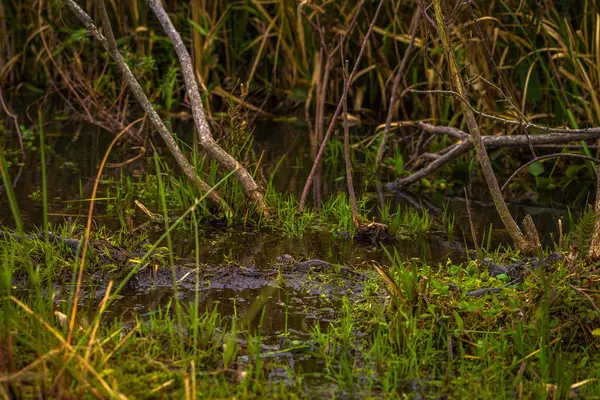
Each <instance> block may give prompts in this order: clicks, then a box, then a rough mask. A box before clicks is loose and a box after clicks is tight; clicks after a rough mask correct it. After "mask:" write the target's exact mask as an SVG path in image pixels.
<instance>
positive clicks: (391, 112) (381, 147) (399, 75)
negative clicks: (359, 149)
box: [375, 7, 421, 169]
mask: <svg viewBox="0 0 600 400" xmlns="http://www.w3.org/2000/svg"><path fill="white" fill-rule="evenodd" d="M420 21H421V8H420V7H417V9H416V10H415V14H414V16H413V20H412V30H411V33H410V43H409V44H408V48H407V49H406V51H405V52H404V56H403V57H402V61H401V62H400V67H399V68H398V72H396V76H395V78H394V83H393V84H392V92H391V95H390V104H389V105H388V113H387V118H386V120H385V129H384V130H383V136H382V137H381V143H380V144H379V149H378V150H377V157H376V158H375V168H376V169H378V168H379V165H380V164H381V160H382V159H383V154H384V153H385V146H386V144H387V140H388V135H389V131H390V124H391V123H392V118H393V117H394V105H395V104H396V98H397V96H398V88H399V87H400V80H401V79H402V76H403V75H404V70H405V69H406V66H407V65H408V56H409V55H410V53H411V52H412V49H413V47H414V45H415V37H416V36H417V28H418V27H419V22H420Z"/></svg>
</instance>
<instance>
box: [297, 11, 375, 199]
mask: <svg viewBox="0 0 600 400" xmlns="http://www.w3.org/2000/svg"><path fill="white" fill-rule="evenodd" d="M384 1H385V0H380V2H379V5H378V6H377V10H376V11H375V15H374V16H373V20H372V21H371V24H370V25H369V29H368V30H367V33H366V34H365V37H364V39H363V43H362V46H361V48H360V52H359V53H358V57H357V58H356V61H355V63H354V67H353V68H352V72H351V73H350V76H349V77H348V84H347V85H345V86H344V91H343V93H342V98H341V99H340V101H339V102H338V106H337V109H336V110H335V113H334V114H333V117H332V119H331V123H330V124H329V128H328V129H327V134H326V135H325V137H324V138H323V142H322V143H321V147H320V148H319V152H318V153H317V156H316V157H315V161H314V162H313V166H312V169H311V171H310V174H309V175H308V178H307V179H306V184H305V185H304V189H303V190H302V196H301V197H300V205H299V208H300V210H302V209H304V206H305V204H306V198H307V197H308V191H309V189H310V186H311V185H312V182H313V180H314V178H315V173H316V171H317V169H318V167H319V165H320V163H321V158H322V157H323V153H324V152H325V148H326V147H327V141H328V140H329V137H330V136H331V134H332V133H333V129H334V128H335V124H336V122H337V118H338V116H339V115H340V112H341V111H342V103H343V98H344V97H345V96H348V90H349V88H350V85H351V83H352V80H353V79H354V75H356V72H357V71H358V68H359V64H360V61H361V59H362V57H363V54H364V52H365V49H366V47H367V43H368V41H369V36H370V35H371V32H372V31H373V27H374V26H375V22H376V21H377V17H378V16H379V14H380V12H381V10H382V8H383V7H382V6H383V3H384Z"/></svg>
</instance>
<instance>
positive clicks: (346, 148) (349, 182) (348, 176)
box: [341, 52, 359, 229]
mask: <svg viewBox="0 0 600 400" xmlns="http://www.w3.org/2000/svg"><path fill="white" fill-rule="evenodd" d="M341 56H342V66H343V67H342V75H343V77H344V85H347V84H348V61H346V62H345V63H344V61H343V57H344V54H343V52H342V53H341ZM343 102H344V105H343V108H344V111H343V113H342V116H343V119H344V160H345V163H346V183H347V185H348V196H349V197H350V207H351V208H352V222H354V227H355V228H356V229H358V223H359V221H358V206H357V205H356V193H354V183H353V181H352V162H351V161H350V131H349V129H348V96H345V97H344V98H343Z"/></svg>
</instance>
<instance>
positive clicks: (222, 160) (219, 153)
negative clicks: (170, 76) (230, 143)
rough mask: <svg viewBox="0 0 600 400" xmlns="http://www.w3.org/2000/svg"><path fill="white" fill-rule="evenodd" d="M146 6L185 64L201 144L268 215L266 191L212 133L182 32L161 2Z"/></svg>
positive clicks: (186, 84)
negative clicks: (263, 190)
mask: <svg viewBox="0 0 600 400" xmlns="http://www.w3.org/2000/svg"><path fill="white" fill-rule="evenodd" d="M146 3H148V6H149V7H150V8H151V9H152V11H153V12H154V14H155V15H156V17H157V18H158V20H159V22H160V24H161V25H162V27H163V29H164V30H165V33H166V34H167V36H168V37H169V39H170V40H171V42H172V43H173V46H174V47H175V52H176V53H177V57H178V58H179V63H180V64H181V70H182V73H183V78H184V81H185V86H186V88H187V94H188V97H189V99H190V102H191V104H192V115H193V117H194V123H195V124H196V130H197V131H198V137H199V139H200V145H201V146H202V147H203V148H204V150H205V151H206V152H207V153H208V154H209V155H210V156H211V157H212V158H214V159H215V160H216V161H217V162H218V163H219V164H221V166H222V167H223V168H225V169H226V170H228V171H235V172H234V174H235V177H236V178H237V180H238V181H239V182H240V184H241V185H242V186H243V187H244V190H245V191H246V195H247V196H248V197H249V198H250V199H252V201H254V203H255V204H256V205H257V207H258V209H259V211H260V212H262V213H263V214H265V215H268V214H269V208H268V206H267V203H266V202H265V198H264V195H263V192H262V189H261V188H260V187H259V186H258V184H257V183H256V182H255V181H254V179H253V178H252V176H251V175H250V173H248V171H247V170H246V168H244V167H243V166H242V165H241V164H240V163H239V162H237V160H236V159H235V158H233V157H232V156H231V155H230V154H229V153H227V152H226V151H225V150H224V149H223V148H222V147H221V146H219V145H218V143H217V142H216V141H215V139H214V138H213V136H212V133H211V132H210V127H209V126H208V122H207V120H206V117H205V115H204V107H203V106H202V101H200V91H199V90H198V83H197V82H196V77H195V76H196V75H195V73H194V68H193V66H192V59H191V57H190V54H189V53H188V51H187V48H186V47H185V44H184V43H183V40H181V36H180V35H179V32H177V30H176V29H175V26H173V23H172V22H171V19H170V18H169V16H168V15H167V12H166V11H165V9H164V8H163V6H162V3H161V1H160V0H146Z"/></svg>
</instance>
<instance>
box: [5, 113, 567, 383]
mask: <svg viewBox="0 0 600 400" xmlns="http://www.w3.org/2000/svg"><path fill="white" fill-rule="evenodd" d="M186 127H188V128H186ZM180 130H181V137H182V138H186V135H188V136H189V133H186V131H189V125H182V127H181V128H180ZM303 132H306V127H304V126H301V125H295V124H289V123H275V122H268V123H267V122H265V123H259V124H258V126H257V128H256V131H255V135H256V140H255V149H256V152H257V154H260V153H263V152H264V154H263V159H262V163H261V165H262V167H263V168H264V169H265V176H268V175H269V174H270V172H271V171H273V170H275V168H276V167H277V166H278V170H277V174H276V175H275V178H274V184H275V187H276V188H277V190H279V191H283V192H294V193H296V194H299V193H300V191H301V190H302V187H303V186H304V182H305V180H306V177H307V175H308V172H309V170H310V167H311V148H310V143H309V140H308V135H307V134H305V133H303ZM46 135H47V138H46V141H47V143H48V144H49V146H50V148H51V149H52V151H51V152H50V151H49V153H48V154H47V156H46V158H47V166H46V168H47V173H48V196H49V211H50V219H51V222H56V223H58V222H62V221H64V220H65V219H69V218H71V219H74V218H79V219H80V220H83V219H84V218H85V214H86V213H87V207H88V202H87V201H85V200H86V199H87V198H88V197H89V195H90V193H91V188H92V184H93V181H94V178H95V174H96V173H97V168H98V166H99V164H100V160H101V158H102V156H103V155H104V152H105V150H106V148H107V146H108V143H109V142H110V139H111V136H110V135H108V134H107V133H105V132H103V131H99V130H97V129H95V128H93V127H84V128H82V129H81V130H80V131H78V133H77V134H74V133H69V128H63V127H61V126H60V125H49V126H48V127H47V128H46ZM3 140H5V141H6V143H5V144H4V145H5V146H10V143H12V142H11V141H10V140H9V139H7V138H6V137H5V138H4V139H3ZM36 140H37V137H36ZM158 140H159V139H158V138H155V141H156V142H158ZM159 144H160V142H159ZM12 145H14V143H12ZM27 155H28V158H27V160H26V162H25V164H24V165H23V166H22V168H21V169H20V171H19V167H17V166H13V167H11V169H10V173H11V174H12V176H15V175H16V174H17V173H18V172H20V175H19V179H18V183H17V185H16V187H15V191H16V196H17V199H18V203H19V206H20V211H21V216H22V218H23V220H24V222H25V224H26V229H27V230H35V228H36V227H39V226H41V222H42V202H41V192H40V191H41V178H40V177H41V173H40V155H39V152H38V151H29V152H28V154H27ZM133 155H135V152H131V151H130V150H127V149H125V148H122V149H116V151H115V153H114V154H113V155H112V156H111V160H110V161H112V162H119V161H122V160H124V159H127V158H130V157H131V156H133ZM282 155H285V157H284V159H283V160H281V157H282ZM13 159H18V157H17V156H13ZM153 169H154V167H153V161H152V160H151V159H147V160H140V161H137V162H135V163H132V164H129V165H126V166H125V167H123V168H107V169H106V170H105V172H106V173H105V175H104V177H105V178H109V177H113V178H114V179H119V176H120V174H125V175H128V176H130V177H131V178H132V179H133V180H135V179H136V177H140V176H142V175H143V174H144V172H145V171H153ZM343 173H344V171H343V166H340V167H339V168H337V169H335V170H327V171H325V172H324V175H323V177H322V180H321V190H322V193H321V198H322V199H327V198H328V197H329V196H331V195H333V194H335V193H336V192H337V191H338V190H343V189H344V185H345V181H344V179H343ZM364 176H366V174H364V172H363V171H360V170H359V171H357V172H356V178H355V179H356V188H357V190H359V191H360V190H363V189H364V186H365V185H364V184H363V183H364ZM371 190H372V191H373V193H370V195H371V198H372V205H373V209H374V210H376V209H377V206H378V205H379V202H380V199H381V198H384V199H385V200H388V201H390V202H391V203H392V209H395V208H396V205H397V204H402V205H404V206H405V207H419V208H420V207H423V206H425V208H427V209H429V212H431V213H436V212H437V213H441V210H442V204H432V205H430V206H427V205H428V204H429V203H430V202H429V201H428V199H426V198H424V197H423V198H419V196H415V195H412V194H407V193H394V192H387V193H381V192H380V193H377V192H376V190H375V189H374V188H372V189H371ZM101 192H102V193H104V195H106V192H105V191H104V190H102V191H101ZM36 193H37V195H36ZM82 200H84V201H82ZM445 201H446V202H447V207H448V208H449V210H450V211H451V212H452V213H454V214H455V215H456V221H457V222H456V226H457V227H456V231H455V234H454V235H453V238H451V239H449V238H448V237H447V234H445V233H432V234H429V235H427V236H425V237H423V238H420V239H418V240H405V241H399V242H397V243H394V244H387V245H386V246H388V249H389V250H391V251H393V249H394V248H395V249H396V250H397V251H398V253H399V254H401V255H402V256H403V257H405V258H410V257H418V258H420V259H423V260H425V261H427V262H430V263H442V264H445V262H446V260H447V259H448V258H450V259H452V260H453V261H455V262H461V261H464V260H466V259H467V254H466V250H465V246H466V245H465V243H467V246H469V247H472V246H471V244H470V243H471V239H470V238H471V234H470V231H469V222H468V216H467V212H466V205H465V201H464V200H463V199H460V198H454V199H452V198H450V199H445ZM98 204H99V206H98V211H97V213H96V215H95V221H96V224H97V225H106V226H108V227H109V228H111V229H115V230H116V229H118V228H119V226H120V225H119V222H118V221H117V220H115V219H113V218H110V217H104V216H103V210H105V207H104V206H103V201H102V200H99V201H98ZM511 207H512V211H513V215H515V217H516V218H517V219H518V220H521V219H522V218H523V217H524V216H525V214H526V213H529V214H531V215H532V216H533V218H534V220H535V222H536V224H537V226H538V228H539V230H540V233H541V234H542V236H543V237H544V239H545V240H546V242H548V241H549V239H550V236H551V235H552V234H553V233H555V232H556V231H557V220H558V218H559V217H563V218H564V215H565V210H564V209H553V208H551V207H536V206H533V205H528V206H525V205H512V206H511ZM471 209H472V213H473V221H474V222H475V224H476V229H477V232H478V235H479V238H482V237H483V236H484V232H486V230H487V229H489V227H490V226H491V225H492V226H493V227H494V229H495V230H494V237H493V238H494V243H495V244H498V243H502V242H508V241H507V237H505V236H503V235H502V230H501V229H500V228H501V224H500V222H499V219H498V217H497V213H496V212H495V210H494V208H493V206H492V205H491V204H490V203H489V202H485V201H477V199H472V200H471ZM373 215H374V217H376V216H377V215H376V213H375V212H374V214H373ZM133 219H134V225H135V226H137V225H140V224H142V223H144V222H146V221H147V218H146V217H145V216H144V215H143V214H142V213H140V212H139V210H136V214H135V215H134V217H133ZM0 225H3V226H8V227H12V226H14V222H13V218H12V215H11V211H10V208H9V207H8V202H7V199H6V196H5V194H4V193H2V195H1V197H0ZM174 247H175V249H176V256H177V261H176V262H177V263H178V264H180V265H193V264H194V262H195V255H194V254H193V252H194V244H193V235H175V236H174ZM284 253H287V254H291V255H293V256H294V257H296V258H298V259H310V258H319V259H322V260H325V261H328V262H331V263H336V264H343V265H348V266H359V267H360V265H361V264H363V263H364V262H365V261H376V262H378V263H380V264H382V265H386V264H388V260H387V257H386V255H385V253H384V252H383V251H382V249H381V246H380V245H378V244H370V243H367V244H365V243H354V242H352V241H350V240H347V239H344V238H343V237H336V236H335V235H332V234H331V233H328V232H313V233H307V234H306V235H305V236H304V237H302V238H288V237H286V236H284V235H282V234H281V233H280V232H276V231H273V230H267V229H264V230H259V231H247V232H244V231H240V230H236V229H227V228H215V227H206V228H203V234H202V236H201V243H200V262H201V263H202V265H210V266H219V265H229V266H231V265H236V266H240V267H243V268H253V269H255V270H257V271H261V270H264V271H265V273H267V272H269V271H272V270H273V262H274V260H275V258H276V257H277V256H278V255H281V254H284ZM192 271H193V269H188V272H192ZM180 276H181V275H180ZM194 276H195V274H194V273H191V275H189V278H188V279H189V280H192V281H193V279H194ZM292 286H293V285H292ZM190 287H192V288H193V286H190V285H187V286H186V285H183V287H182V288H181V290H180V294H179V296H180V297H181V299H182V300H184V301H192V300H193V299H194V297H195V291H194V290H192V289H190ZM102 294H103V292H102V290H101V288H100V290H98V291H96V292H95V293H91V292H90V293H88V296H91V297H92V298H101V296H102ZM122 294H123V297H122V298H121V299H119V300H118V301H117V302H116V303H115V304H114V307H112V308H111V310H110V315H113V316H115V315H118V316H122V317H123V318H124V320H125V322H126V323H128V321H131V322H133V321H134V319H135V315H141V316H142V318H148V317H149V316H150V315H151V314H152V313H153V312H155V311H156V310H157V309H158V307H166V306H167V305H168V304H169V302H170V301H171V300H172V296H173V288H172V285H171V283H170V282H167V283H165V284H156V283H153V284H149V285H142V287H140V288H138V289H137V290H129V291H124V292H122ZM343 294H344V292H343V290H342V291H341V292H340V293H335V292H334V291H326V292H321V293H319V292H318V291H317V292H314V293H310V292H308V291H306V290H303V289H302V288H301V287H300V288H299V287H295V288H294V287H280V286H278V285H276V284H275V283H274V282H273V281H272V280H271V281H269V280H262V281H258V284H256V285H254V286H253V285H240V286H239V287H236V286H235V285H231V286H230V287H205V286H202V288H201V291H200V293H199V298H200V304H201V305H202V306H203V307H201V308H203V309H206V310H210V309H212V308H213V307H214V306H215V305H217V304H218V305H219V310H220V312H221V313H222V314H223V315H233V314H234V312H235V313H236V314H237V315H238V316H243V315H245V314H246V313H248V312H249V310H250V309H251V307H252V305H253V304H254V303H255V302H256V301H257V299H260V300H259V301H261V302H262V304H263V305H264V307H265V312H266V315H268V318H266V319H265V320H264V321H263V322H262V325H261V329H262V335H263V337H264V342H263V350H264V352H265V354H270V353H273V352H274V353H273V354H278V355H277V356H278V357H289V356H290V354H288V353H285V352H284V353H282V354H279V353H277V351H278V350H281V348H280V345H281V335H282V334H283V333H284V332H286V331H288V332H291V334H292V338H297V339H300V340H302V339H306V338H307V337H308V334H309V331H310V329H311V327H313V326H314V325H315V324H320V325H322V326H323V327H325V326H327V324H328V323H329V322H330V321H333V320H335V319H336V318H337V317H339V315H340V312H341V311H340V310H341V301H342V295H343ZM64 295H66V294H64ZM299 357H300V358H298V359H295V362H298V363H301V364H302V368H303V370H304V371H305V372H310V371H311V370H315V369H318V368H319V366H318V365H314V364H311V363H310V361H309V360H306V359H304V356H299Z"/></svg>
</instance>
